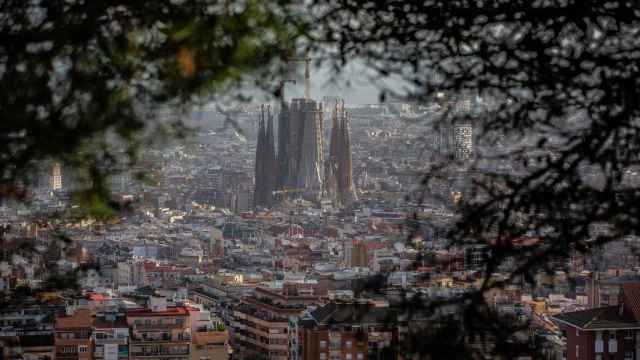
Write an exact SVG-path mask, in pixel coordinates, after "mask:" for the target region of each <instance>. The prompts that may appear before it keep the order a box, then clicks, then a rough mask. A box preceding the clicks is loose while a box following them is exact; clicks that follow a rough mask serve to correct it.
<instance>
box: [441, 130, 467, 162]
mask: <svg viewBox="0 0 640 360" xmlns="http://www.w3.org/2000/svg"><path fill="white" fill-rule="evenodd" d="M439 135H440V136H439V137H440V153H441V154H442V155H443V156H445V157H447V158H450V159H454V160H458V161H463V160H468V159H469V158H471V156H472V155H473V125H472V124H471V122H470V121H453V122H452V123H450V124H442V125H441V126H440V134H439Z"/></svg>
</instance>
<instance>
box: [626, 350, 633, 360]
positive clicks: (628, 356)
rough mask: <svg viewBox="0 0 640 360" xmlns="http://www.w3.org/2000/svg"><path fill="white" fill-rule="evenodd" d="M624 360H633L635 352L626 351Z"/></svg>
mask: <svg viewBox="0 0 640 360" xmlns="http://www.w3.org/2000/svg"><path fill="white" fill-rule="evenodd" d="M624 360H633V351H625V352H624Z"/></svg>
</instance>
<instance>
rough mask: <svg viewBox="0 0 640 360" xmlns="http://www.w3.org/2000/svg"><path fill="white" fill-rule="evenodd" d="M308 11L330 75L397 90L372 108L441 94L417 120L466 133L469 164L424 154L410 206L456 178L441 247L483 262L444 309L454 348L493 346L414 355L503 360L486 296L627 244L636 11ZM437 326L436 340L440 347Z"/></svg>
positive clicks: (401, 7) (529, 7) (349, 0)
mask: <svg viewBox="0 0 640 360" xmlns="http://www.w3.org/2000/svg"><path fill="white" fill-rule="evenodd" d="M312 8H313V9H314V10H315V11H312V12H311V13H312V14H313V16H314V17H315V21H314V24H318V26H317V28H316V29H315V31H314V32H313V33H312V38H313V39H312V40H310V41H309V42H310V43H311V44H314V45H315V46H316V47H317V50H316V51H318V52H322V53H325V54H326V56H325V58H328V59H330V61H331V63H332V64H333V68H334V70H336V71H337V72H338V73H339V71H340V69H342V68H343V66H344V65H345V64H346V63H348V62H350V61H352V60H353V59H361V61H363V62H365V63H366V65H367V66H368V67H370V68H371V69H373V70H374V71H375V72H376V74H377V76H378V77H379V78H382V79H385V78H391V79H400V80H402V84H405V85H404V88H402V89H400V90H399V89H398V88H397V87H396V88H387V89H384V91H383V96H381V98H382V99H394V98H396V99H400V100H399V101H405V100H407V98H408V99H409V100H414V101H416V102H419V103H420V102H422V103H429V104H433V103H434V102H433V100H434V99H436V96H438V95H439V96H438V97H437V99H438V103H439V106H440V108H439V111H438V112H433V113H431V114H432V115H433V116H432V117H429V118H428V119H422V120H426V121H430V122H431V121H433V122H434V123H435V126H434V127H435V131H438V130H439V129H441V128H442V126H453V125H455V124H456V123H462V122H471V123H473V127H474V131H475V135H476V137H475V139H474V143H475V151H476V153H475V154H474V155H475V156H474V157H472V158H471V159H463V160H456V159H453V158H451V157H450V156H449V155H448V154H440V153H438V152H437V151H436V152H434V154H429V155H430V156H432V159H431V161H430V162H429V163H428V165H429V171H428V172H427V174H425V179H424V182H423V185H424V186H423V187H424V191H423V193H422V194H421V196H420V197H419V198H418V199H417V201H418V202H419V203H420V204H429V202H431V201H436V200H442V199H443V195H444V196H449V194H448V193H447V194H438V193H437V191H435V189H436V188H437V187H438V181H442V179H444V180H445V181H447V180H449V181H451V183H452V182H453V180H451V179H455V178H457V177H460V176H463V177H464V178H465V183H466V188H465V189H464V196H463V197H462V201H461V202H460V203H459V204H457V206H455V207H452V209H451V211H452V213H454V214H456V217H455V224H452V226H451V227H450V228H451V232H450V234H449V236H448V238H449V239H450V240H451V242H450V249H455V248H456V247H457V248H458V249H460V248H464V247H466V246H480V247H483V248H485V249H487V250H488V253H489V254H490V255H489V256H487V258H486V261H484V262H483V263H482V264H481V266H480V267H479V269H478V270H479V273H478V274H479V276H480V281H479V285H478V288H477V289H474V290H473V291H472V292H471V293H470V294H466V295H463V296H459V297H456V298H454V299H452V300H451V301H450V302H448V304H451V303H455V304H457V305H459V306H461V310H460V311H459V312H458V313H459V315H460V316H459V321H460V327H459V331H461V332H463V333H464V334H466V335H467V337H466V339H465V342H469V339H470V338H473V337H474V336H476V335H483V336H484V335H486V336H489V337H490V338H491V339H492V340H491V341H490V342H491V343H493V344H500V345H501V346H494V347H493V348H491V349H475V350H477V351H472V350H474V349H470V348H468V347H462V346H461V347H457V348H456V347H453V348H450V350H452V351H454V352H457V353H456V354H454V353H446V354H439V353H438V352H437V349H438V347H437V346H436V347H434V348H421V349H420V350H419V351H418V353H419V354H421V357H422V356H423V357H425V358H443V357H444V355H446V356H447V357H448V358H474V357H478V356H492V357H496V356H498V355H499V354H498V353H500V352H502V355H503V356H505V357H507V358H512V357H516V355H517V354H515V353H514V352H516V351H522V349H518V347H517V346H516V343H517V341H515V340H514V339H512V338H511V339H510V338H509V336H512V334H516V333H517V330H518V326H517V324H515V322H508V321H506V322H505V321H503V322H501V321H500V316H498V314H493V313H492V311H491V306H490V304H489V303H488V301H487V299H486V298H485V297H484V295H488V294H490V293H491V292H492V291H494V290H496V289H502V288H504V287H505V286H507V285H510V284H519V285H523V284H524V285H526V286H535V285H536V281H535V279H536V275H537V274H539V273H547V274H553V273H554V272H555V271H556V270H567V269H566V267H562V266H558V263H564V264H568V258H569V257H570V256H571V255H573V254H587V255H589V254H591V253H592V252H593V251H594V250H596V251H599V250H598V249H600V248H601V247H602V246H603V245H605V244H608V243H611V242H613V241H619V240H622V239H625V240H628V241H629V242H630V243H634V242H637V235H638V230H639V229H640V226H639V225H640V207H639V206H638V204H640V178H639V177H638V176H637V175H638V165H639V164H640V119H639V118H640V103H639V102H638V89H639V88H640V86H639V85H640V83H639V82H640V51H639V49H640V38H639V37H638V31H639V29H640V3H638V2H634V1H618V0H533V1H529V0H525V1H520V0H486V1H476V0H415V1H414V0H386V1H375V0H317V1H313V5H312ZM380 83H382V82H380ZM407 94H408V97H406V96H405V97H399V96H400V95H407ZM476 95H478V96H481V97H482V99H483V100H485V103H484V104H483V105H484V109H483V111H482V112H480V113H476V114H473V113H471V112H462V113H461V112H458V111H456V106H458V105H459V104H457V103H456V102H457V101H460V99H465V98H466V99H470V98H472V97H473V96H476ZM396 96H398V97H396ZM427 161H429V160H427ZM505 169H508V170H505ZM417 230H419V229H417ZM409 238H411V237H409ZM523 239H533V240H531V241H529V240H525V241H523ZM558 260H561V261H560V262H559V261H558ZM498 273H502V275H501V276H496V274H498ZM431 305H432V304H428V306H429V307H431ZM495 324H501V326H500V327H496V326H493V325H495ZM447 329H449V328H448V327H443V328H442V330H443V333H442V334H439V335H438V334H436V335H437V336H436V338H438V336H439V337H440V338H441V339H443V338H447V336H446V332H447V331H448V330H447ZM454 332H455V331H454ZM423 343H429V342H423ZM483 351H489V354H487V353H486V352H484V353H483ZM525 351H526V349H525ZM508 352H511V353H509V354H507V355H505V353H508Z"/></svg>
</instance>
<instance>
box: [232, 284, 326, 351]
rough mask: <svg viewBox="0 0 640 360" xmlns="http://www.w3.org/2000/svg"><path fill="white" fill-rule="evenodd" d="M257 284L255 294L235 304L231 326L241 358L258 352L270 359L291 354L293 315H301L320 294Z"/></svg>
mask: <svg viewBox="0 0 640 360" xmlns="http://www.w3.org/2000/svg"><path fill="white" fill-rule="evenodd" d="M285 288H286V289H287V290H286V291H284V290H283V289H265V288H257V289H256V291H255V295H254V296H252V297H248V298H244V299H243V300H242V303H241V304H240V305H239V306H237V307H234V309H233V318H232V321H231V326H232V327H233V330H234V340H235V342H236V343H235V346H236V347H237V350H238V353H239V354H238V357H239V358H240V359H253V358H256V357H258V356H261V357H262V358H265V359H269V360H286V359H289V358H291V355H292V348H291V344H290V341H289V332H290V329H289V326H290V323H289V321H290V319H292V318H293V319H295V318H297V317H299V316H300V315H301V314H302V313H303V312H304V310H305V309H306V306H307V305H310V304H312V303H318V302H319V300H318V299H319V297H318V296H314V295H313V294H311V295H289V294H291V293H292V289H291V288H288V287H285Z"/></svg>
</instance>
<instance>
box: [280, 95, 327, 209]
mask: <svg viewBox="0 0 640 360" xmlns="http://www.w3.org/2000/svg"><path fill="white" fill-rule="evenodd" d="M288 127H289V132H288V142H287V151H288V154H287V155H288V160H287V161H288V172H287V178H288V180H287V185H288V186H290V187H292V188H295V189H297V190H298V191H299V192H301V193H302V195H303V196H304V197H305V198H307V199H309V200H318V199H319V197H320V195H321V193H322V190H323V177H324V167H323V163H324V139H323V128H324V126H323V114H322V104H321V103H317V102H316V101H314V100H311V99H306V98H302V99H293V100H292V101H291V106H290V107H289V111H288Z"/></svg>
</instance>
